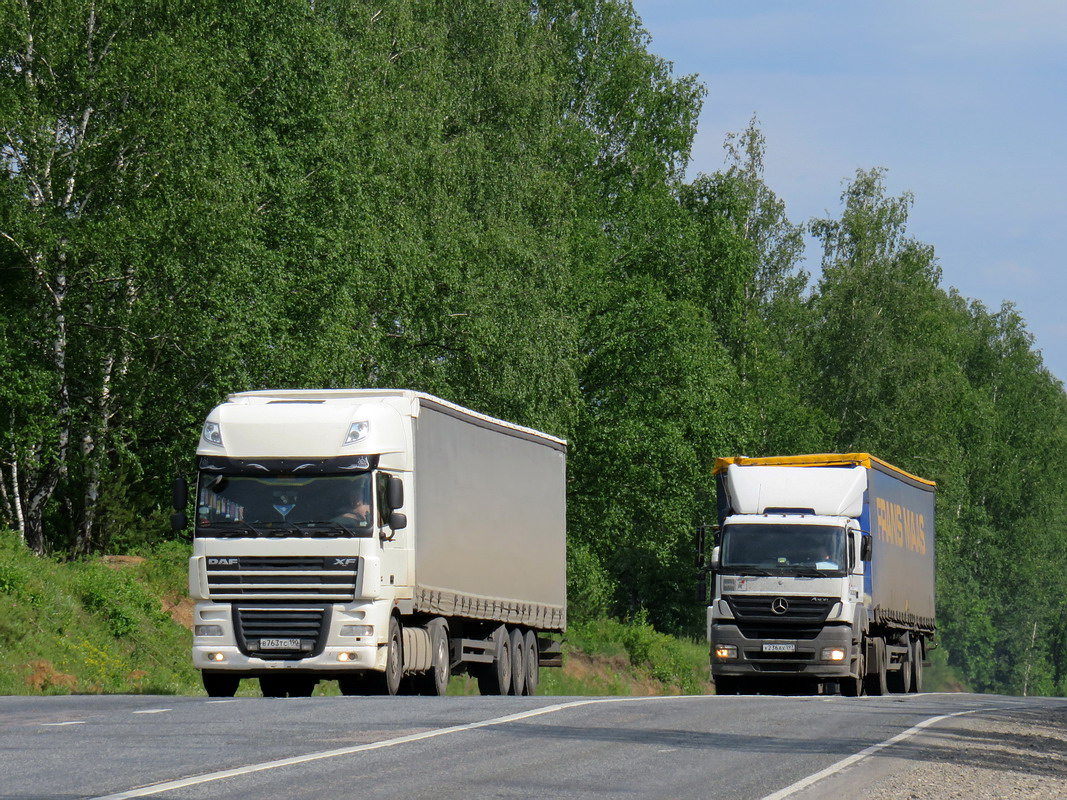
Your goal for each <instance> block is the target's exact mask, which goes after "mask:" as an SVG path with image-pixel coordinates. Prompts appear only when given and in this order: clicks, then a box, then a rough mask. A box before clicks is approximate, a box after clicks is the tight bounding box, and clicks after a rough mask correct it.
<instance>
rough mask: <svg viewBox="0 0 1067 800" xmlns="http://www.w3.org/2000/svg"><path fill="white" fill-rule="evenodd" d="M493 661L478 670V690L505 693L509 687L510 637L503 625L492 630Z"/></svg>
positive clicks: (487, 693) (487, 692) (485, 692)
mask: <svg viewBox="0 0 1067 800" xmlns="http://www.w3.org/2000/svg"><path fill="white" fill-rule="evenodd" d="M492 638H493V642H494V643H495V647H494V648H493V663H492V664H483V665H482V668H481V669H480V670H478V675H477V679H478V691H479V692H480V693H481V694H483V695H489V694H507V693H508V690H509V689H510V688H511V637H510V636H508V630H507V628H505V627H504V626H503V625H501V626H500V627H499V628H497V629H496V630H495V631H493V636H492Z"/></svg>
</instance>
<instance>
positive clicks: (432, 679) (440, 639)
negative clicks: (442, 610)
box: [416, 619, 452, 697]
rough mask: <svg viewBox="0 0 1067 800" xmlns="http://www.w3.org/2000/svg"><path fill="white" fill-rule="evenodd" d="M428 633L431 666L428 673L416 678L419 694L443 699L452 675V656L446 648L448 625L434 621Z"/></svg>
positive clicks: (429, 626) (441, 620)
mask: <svg viewBox="0 0 1067 800" xmlns="http://www.w3.org/2000/svg"><path fill="white" fill-rule="evenodd" d="M427 627H428V628H429V631H430V654H431V666H430V669H429V671H427V672H424V673H423V674H421V675H418V676H416V679H417V680H418V684H419V686H418V688H419V694H424V695H430V696H431V697H443V696H444V694H445V690H446V689H447V688H448V679H449V678H450V677H451V675H452V654H451V653H450V652H449V647H448V623H446V622H445V621H444V620H443V619H439V620H438V619H435V620H434V621H433V622H431V623H430V624H429V625H428V626H427Z"/></svg>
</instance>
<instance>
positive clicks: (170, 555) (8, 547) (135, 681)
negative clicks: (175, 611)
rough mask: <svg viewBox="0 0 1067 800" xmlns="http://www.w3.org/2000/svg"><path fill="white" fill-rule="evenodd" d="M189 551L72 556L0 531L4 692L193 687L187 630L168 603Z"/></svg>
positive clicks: (175, 595)
mask: <svg viewBox="0 0 1067 800" xmlns="http://www.w3.org/2000/svg"><path fill="white" fill-rule="evenodd" d="M187 550H188V548H187V546H185V545H183V544H180V543H169V544H165V545H161V546H159V547H156V548H153V549H152V550H149V551H145V552H143V553H141V554H140V556H139V558H142V559H143V560H136V559H129V560H124V561H107V560H104V559H101V558H93V559H87V560H85V561H77V562H69V563H68V562H60V561H55V560H52V559H42V558H37V557H36V556H34V555H32V554H31V553H30V552H29V551H27V550H26V548H25V547H23V545H22V544H21V543H20V542H19V540H18V538H17V537H16V536H15V535H14V534H11V533H0V694H69V693H108V694H126V693H131V694H140V693H143V694H192V693H196V692H198V691H199V687H200V680H199V675H198V674H197V672H196V670H194V669H193V667H192V664H191V662H190V659H189V647H190V644H191V637H190V634H189V631H188V630H186V629H185V628H184V627H182V626H181V625H180V624H178V623H177V622H175V621H174V620H173V619H171V617H170V616H169V615H168V614H167V613H166V612H165V611H164V608H165V607H167V605H168V604H174V603H177V602H178V601H179V600H181V599H182V598H183V597H184V595H185V587H186V583H187V578H186V569H187V564H188V561H187V559H188V552H187Z"/></svg>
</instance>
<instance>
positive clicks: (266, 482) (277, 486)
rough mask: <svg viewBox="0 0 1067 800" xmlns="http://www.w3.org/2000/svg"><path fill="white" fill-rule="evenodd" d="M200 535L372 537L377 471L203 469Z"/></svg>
mask: <svg viewBox="0 0 1067 800" xmlns="http://www.w3.org/2000/svg"><path fill="white" fill-rule="evenodd" d="M196 499H197V503H196V527H197V535H198V536H370V535H371V521H372V517H371V510H372V503H373V499H372V493H371V475H370V473H365V472H364V473H359V474H356V475H316V476H314V477H311V476H309V477H295V476H281V475H275V476H265V477H251V476H245V475H218V474H214V475H213V474H209V473H201V475H200V484H199V487H198V490H197V496H196Z"/></svg>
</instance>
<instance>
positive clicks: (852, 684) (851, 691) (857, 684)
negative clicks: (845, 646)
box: [841, 642, 867, 697]
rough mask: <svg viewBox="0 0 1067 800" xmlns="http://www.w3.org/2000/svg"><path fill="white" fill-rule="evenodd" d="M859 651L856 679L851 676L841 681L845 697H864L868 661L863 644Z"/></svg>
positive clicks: (861, 643) (842, 692)
mask: <svg viewBox="0 0 1067 800" xmlns="http://www.w3.org/2000/svg"><path fill="white" fill-rule="evenodd" d="M857 650H858V651H859V654H858V655H857V656H856V677H852V676H851V675H849V676H848V677H847V678H842V679H841V694H843V695H844V696H845V697H861V696H862V695H863V684H864V680H865V676H866V673H867V660H866V658H865V657H864V655H863V642H860V645H859V647H858V648H857Z"/></svg>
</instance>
